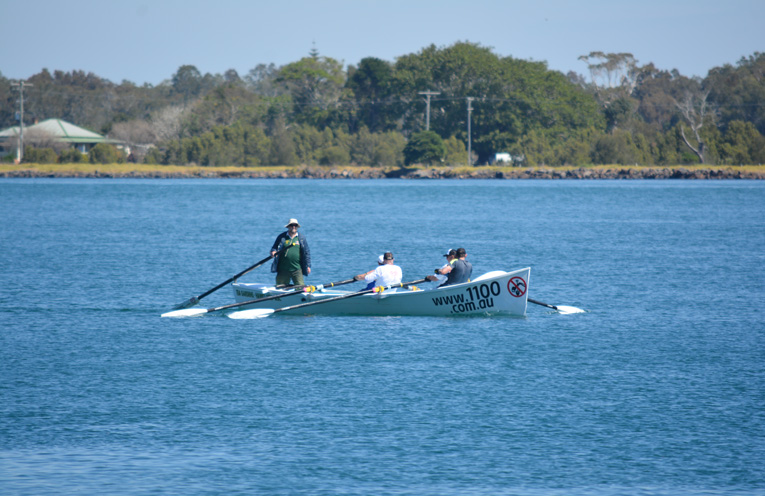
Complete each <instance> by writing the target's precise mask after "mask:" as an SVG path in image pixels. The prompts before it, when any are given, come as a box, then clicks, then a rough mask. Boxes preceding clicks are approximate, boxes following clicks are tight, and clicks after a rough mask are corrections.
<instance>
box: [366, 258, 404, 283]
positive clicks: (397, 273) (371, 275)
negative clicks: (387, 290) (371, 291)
mask: <svg viewBox="0 0 765 496" xmlns="http://www.w3.org/2000/svg"><path fill="white" fill-rule="evenodd" d="M382 258H383V263H382V265H379V266H378V267H377V268H376V269H372V270H370V271H369V272H365V273H364V274H359V275H357V276H356V277H355V279H356V280H357V281H360V280H362V279H364V280H365V281H366V282H368V283H370V282H373V281H374V283H375V287H378V286H390V285H392V284H401V277H402V274H401V267H399V266H398V265H394V264H393V262H394V260H393V253H391V252H389V251H388V252H385V254H383V255H382Z"/></svg>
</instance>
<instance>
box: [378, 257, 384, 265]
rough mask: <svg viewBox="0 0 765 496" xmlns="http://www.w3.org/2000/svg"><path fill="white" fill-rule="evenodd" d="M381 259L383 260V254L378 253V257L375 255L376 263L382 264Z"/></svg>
mask: <svg viewBox="0 0 765 496" xmlns="http://www.w3.org/2000/svg"><path fill="white" fill-rule="evenodd" d="M383 260H384V255H380V256H379V257H377V263H378V264H380V265H382V264H383Z"/></svg>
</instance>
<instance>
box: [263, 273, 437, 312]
mask: <svg viewBox="0 0 765 496" xmlns="http://www.w3.org/2000/svg"><path fill="white" fill-rule="evenodd" d="M425 281H427V279H418V280H416V281H409V282H402V283H399V284H390V285H388V286H384V288H385V289H392V288H403V287H405V286H411V285H413V284H420V283H422V282H425ZM375 291H377V288H376V287H375V288H372V289H365V290H363V291H357V292H356V293H348V294H346V295H342V296H335V297H334V298H327V299H324V300H316V301H309V302H307V303H300V304H299V305H292V306H289V307H282V308H277V309H275V310H274V312H273V313H276V312H285V311H287V310H295V309H297V308H304V307H309V306H311V305H320V304H322V303H329V302H332V301H339V300H344V299H346V298H353V297H355V296H361V295H365V294H369V293H374V292H375Z"/></svg>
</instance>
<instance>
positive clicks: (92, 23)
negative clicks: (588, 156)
mask: <svg viewBox="0 0 765 496" xmlns="http://www.w3.org/2000/svg"><path fill="white" fill-rule="evenodd" d="M0 19H2V20H3V21H4V22H3V25H4V32H5V33H6V36H5V39H6V46H5V48H4V49H3V50H0V73H2V75H3V76H4V77H6V78H11V79H26V78H29V77H30V76H32V75H34V74H37V73H39V72H40V71H42V69H44V68H47V69H48V70H49V71H51V72H52V71H54V70H61V71H65V72H67V71H73V70H81V71H85V72H92V73H93V74H95V75H97V76H100V77H102V78H105V79H108V80H110V81H112V82H114V83H121V82H123V81H131V82H133V83H135V84H138V85H143V84H144V83H149V84H152V85H158V84H160V83H162V82H163V81H164V80H168V79H170V78H172V76H173V74H174V73H175V72H176V71H177V70H178V68H179V67H180V66H182V65H186V64H190V65H194V66H196V67H197V69H199V71H200V72H201V73H203V74H204V73H208V72H209V73H212V74H223V73H224V72H225V71H227V70H228V69H234V70H236V71H237V72H238V73H239V75H240V76H245V75H246V74H247V73H248V72H249V71H250V70H251V69H253V68H254V67H256V66H257V65H258V64H270V63H274V64H276V65H277V66H281V65H284V64H288V63H290V62H296V61H298V60H300V59H301V58H302V57H305V56H308V54H309V53H310V51H311V50H312V49H314V48H315V49H316V50H317V51H318V52H319V55H321V56H325V57H331V58H333V59H336V60H338V61H341V62H342V63H343V64H344V65H345V66H348V65H357V64H358V63H359V61H360V60H361V59H363V58H365V57H376V58H379V59H383V60H387V61H390V62H395V60H396V58H397V57H400V56H403V55H407V54H412V53H417V52H419V51H421V50H422V49H423V48H425V47H428V46H430V45H436V46H437V47H447V46H450V45H452V44H454V43H455V42H459V41H469V42H471V43H477V44H479V45H481V46H483V47H487V48H490V49H491V50H492V52H493V53H495V54H496V55H499V56H502V57H507V56H511V57H513V58H517V59H523V60H533V61H545V62H547V66H548V68H549V69H552V70H557V71H561V72H563V73H568V72H569V71H574V72H577V73H579V74H582V75H587V74H588V73H587V66H586V64H585V63H584V62H582V61H581V60H579V56H581V55H587V54H589V53H590V52H593V51H601V52H605V53H622V52H628V53H631V54H633V56H634V57H635V59H637V61H638V64H639V65H645V64H648V63H653V64H654V65H655V66H656V67H657V68H659V69H665V70H672V69H677V70H678V71H679V72H680V73H681V74H683V75H685V76H689V77H690V76H701V77H704V76H706V75H707V73H708V71H709V70H710V69H712V68H713V67H718V66H722V65H724V64H733V65H735V63H736V62H738V61H739V60H740V59H741V58H742V57H749V56H750V55H753V54H754V53H755V52H765V27H763V22H764V21H765V0H640V1H630V2H627V1H623V0H578V1H573V0H572V1H565V0H528V1H520V0H504V1H503V0H462V1H456V0H437V1H432V0H423V1H418V0H408V1H402V0H385V1H365V0H353V1H351V0H326V1H322V0H310V1H309V0H267V1H263V0H215V1H197V0H148V1H147V0H64V1H62V0H0Z"/></svg>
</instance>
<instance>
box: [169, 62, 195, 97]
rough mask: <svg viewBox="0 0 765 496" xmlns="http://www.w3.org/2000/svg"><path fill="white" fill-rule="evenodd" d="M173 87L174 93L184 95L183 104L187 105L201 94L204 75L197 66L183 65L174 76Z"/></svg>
mask: <svg viewBox="0 0 765 496" xmlns="http://www.w3.org/2000/svg"><path fill="white" fill-rule="evenodd" d="M172 85H173V91H174V92H176V93H178V94H180V95H183V103H184V105H186V104H188V102H189V101H191V100H192V98H194V97H196V96H197V95H199V93H200V92H201V90H202V74H201V73H200V72H199V69H197V68H196V66H193V65H182V66H180V67H179V68H178V71H177V72H176V73H175V74H174V75H173V79H172Z"/></svg>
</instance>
